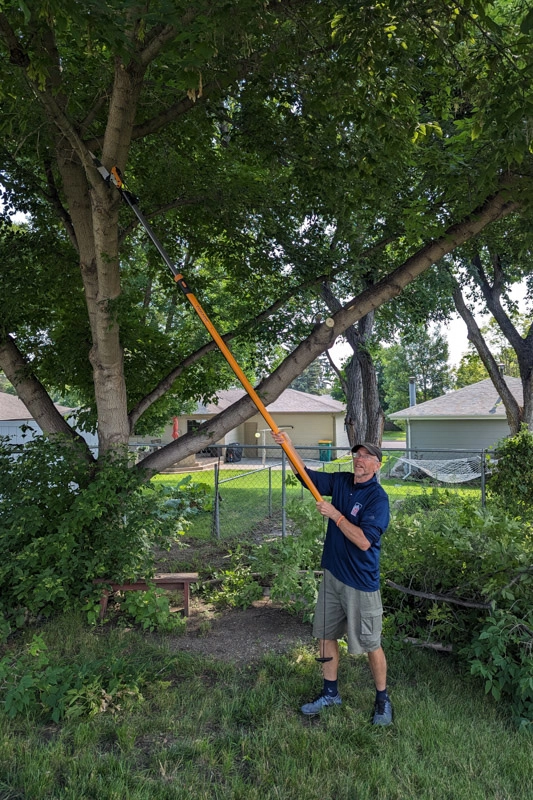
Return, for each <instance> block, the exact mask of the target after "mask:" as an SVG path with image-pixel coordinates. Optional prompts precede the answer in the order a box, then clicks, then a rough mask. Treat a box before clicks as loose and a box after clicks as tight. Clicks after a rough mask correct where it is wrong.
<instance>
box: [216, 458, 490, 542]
mask: <svg viewBox="0 0 533 800" xmlns="http://www.w3.org/2000/svg"><path fill="white" fill-rule="evenodd" d="M403 448H405V445H403ZM382 449H383V463H382V468H381V471H380V473H379V480H380V482H381V483H382V485H383V487H384V488H385V490H386V491H387V494H388V495H389V498H390V500H391V504H393V503H394V502H395V501H398V500H401V499H404V498H405V497H406V496H409V495H410V494H417V493H421V492H424V491H426V490H428V489H430V488H432V487H438V488H446V489H447V490H450V491H457V492H461V493H467V494H470V495H473V496H474V497H475V498H476V499H478V500H479V502H480V504H482V505H484V503H485V482H486V477H487V457H486V453H485V451H483V450H478V451H475V450H468V451H467V450H438V449H431V450H420V449H417V450H416V452H415V451H414V450H411V451H407V450H405V449H402V447H394V448H392V447H391V448H386V447H384V448H382ZM296 450H297V452H298V454H299V455H300V457H301V458H302V460H303V461H304V463H305V465H306V466H307V467H309V468H310V469H315V470H322V471H327V472H331V471H339V472H340V471H348V472H351V471H352V457H351V453H350V451H349V450H348V449H346V448H335V447H333V446H332V445H331V444H330V443H322V444H319V445H317V446H315V447H311V446H310V447H296ZM228 451H229V453H228ZM214 455H215V453H213V456H214ZM213 471H214V480H213V484H214V501H213V526H212V531H213V536H214V537H216V538H232V537H234V536H237V535H238V534H239V533H241V532H242V533H245V532H250V531H253V530H254V529H260V528H261V527H264V526H265V524H269V525H270V527H272V526H273V525H274V526H275V527H277V528H278V531H279V533H280V534H281V536H284V535H285V533H286V528H287V506H288V504H289V503H290V501H291V500H297V499H303V498H304V497H305V496H306V495H307V494H308V493H307V490H306V489H304V487H303V486H302V485H301V484H300V483H299V481H298V480H297V479H296V478H295V477H294V476H293V475H292V471H291V468H290V463H289V461H288V459H287V457H286V455H285V453H284V451H283V450H282V449H281V448H280V447H278V446H277V445H273V446H267V447H259V446H255V445H254V446H246V445H237V444H233V445H228V446H227V447H224V448H219V452H218V460H216V461H214V463H213Z"/></svg>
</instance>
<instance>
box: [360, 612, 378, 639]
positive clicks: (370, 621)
mask: <svg viewBox="0 0 533 800" xmlns="http://www.w3.org/2000/svg"><path fill="white" fill-rule="evenodd" d="M381 617H382V615H381V614H365V616H364V617H361V632H360V638H361V643H362V644H364V643H365V642H368V643H370V642H373V641H374V640H376V639H379V637H380V636H381V627H382V625H381Z"/></svg>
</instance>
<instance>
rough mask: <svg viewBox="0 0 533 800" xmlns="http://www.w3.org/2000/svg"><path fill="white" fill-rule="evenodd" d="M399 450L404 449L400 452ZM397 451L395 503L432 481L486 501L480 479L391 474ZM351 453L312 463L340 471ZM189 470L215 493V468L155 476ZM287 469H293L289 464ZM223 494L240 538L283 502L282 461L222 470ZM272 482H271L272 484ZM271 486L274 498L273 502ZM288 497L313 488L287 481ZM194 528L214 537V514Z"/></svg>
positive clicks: (196, 520)
mask: <svg viewBox="0 0 533 800" xmlns="http://www.w3.org/2000/svg"><path fill="white" fill-rule="evenodd" d="M398 455H399V453H398ZM396 458H397V454H396V452H395V453H394V454H392V453H385V455H384V460H383V468H382V473H381V478H380V482H381V485H382V486H383V488H384V489H385V491H386V492H387V494H388V496H389V499H390V502H391V506H393V505H394V503H395V502H396V501H399V500H403V499H405V498H406V497H408V496H412V495H420V494H424V493H425V492H428V491H433V487H435V488H436V491H438V492H454V493H460V494H462V495H464V496H467V497H468V496H470V497H473V498H474V499H475V500H479V502H480V503H481V490H480V487H479V484H477V485H475V484H453V485H449V486H447V487H446V486H444V485H441V486H438V485H436V483H435V482H432V481H430V480H428V481H424V482H413V481H411V482H409V481H404V480H402V479H401V478H387V477H386V475H387V467H388V460H389V459H393V461H396ZM351 466H352V465H351V459H349V458H348V459H341V460H338V461H332V462H326V463H322V464H321V463H318V462H317V463H316V464H315V465H314V466H313V469H318V470H322V469H323V470H326V471H328V472H330V471H338V470H339V469H340V470H351ZM186 475H190V477H191V479H192V480H193V481H194V482H196V483H203V484H205V485H206V487H207V488H208V492H209V496H210V497H213V496H214V471H213V470H206V471H202V472H191V473H181V474H176V475H158V476H156V477H155V478H154V479H153V480H154V481H157V482H163V483H166V484H169V485H172V484H176V483H178V482H180V481H181V480H183V478H184V477H185V476H186ZM287 475H291V476H292V473H291V472H290V470H289V467H287ZM219 480H220V484H219V496H220V498H221V502H220V507H219V517H220V538H221V539H222V540H225V541H227V540H229V539H233V538H239V537H241V536H243V535H245V534H246V533H249V532H250V531H251V530H252V529H253V528H254V526H255V525H257V524H258V523H259V522H261V521H262V520H264V519H265V518H266V517H267V516H268V515H269V513H270V512H272V513H273V514H274V515H276V514H277V515H279V513H280V512H281V507H282V472H281V469H280V468H279V467H277V468H272V469H271V470H270V475H269V470H268V469H266V470H265V469H251V468H250V467H247V466H246V465H243V466H242V468H240V469H221V470H220V472H219ZM269 487H270V488H269ZM269 491H270V495H271V500H270V503H269ZM285 492H286V501H287V503H290V502H291V501H300V500H304V499H305V500H308V499H309V497H310V494H309V492H308V491H307V490H306V489H304V488H303V487H302V486H301V485H300V484H298V485H294V484H293V483H291V484H289V485H286V487H285ZM188 533H189V534H191V535H193V536H194V537H197V538H199V539H209V538H212V537H213V515H212V513H211V512H210V511H209V512H202V513H200V514H197V515H196V516H194V517H193V518H192V520H191V526H190V529H189V531H188Z"/></svg>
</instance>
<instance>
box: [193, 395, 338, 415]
mask: <svg viewBox="0 0 533 800" xmlns="http://www.w3.org/2000/svg"><path fill="white" fill-rule="evenodd" d="M245 394H246V392H245V391H244V389H225V390H223V391H221V392H218V393H217V398H218V404H215V403H208V404H207V405H206V406H204V405H199V406H198V408H197V409H196V412H195V413H196V414H219V413H220V412H221V411H224V410H225V409H226V408H228V407H229V406H231V405H233V403H236V402H237V401H238V400H240V399H241V398H242V397H244V395H245ZM268 410H269V411H270V412H272V413H273V414H290V413H293V414H294V413H298V414H343V413H344V412H345V410H346V409H345V407H344V404H343V403H340V402H339V401H338V400H334V399H333V397H331V396H330V395H329V394H320V395H319V394H307V392H298V391H297V390H296V389H285V391H284V392H282V393H281V394H280V396H279V397H278V398H277V400H274V401H273V402H272V403H270V404H269V405H268Z"/></svg>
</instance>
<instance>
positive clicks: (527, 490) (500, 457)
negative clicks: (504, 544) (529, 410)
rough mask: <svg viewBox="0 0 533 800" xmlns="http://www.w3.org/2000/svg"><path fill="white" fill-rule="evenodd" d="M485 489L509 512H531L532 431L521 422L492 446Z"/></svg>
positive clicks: (532, 495) (532, 504)
mask: <svg viewBox="0 0 533 800" xmlns="http://www.w3.org/2000/svg"><path fill="white" fill-rule="evenodd" d="M490 466H491V470H492V475H491V477H490V478H489V481H488V488H487V492H488V495H489V497H491V498H492V499H493V500H494V501H495V502H497V503H498V505H500V506H501V507H502V508H503V509H505V510H506V511H507V512H508V513H509V514H511V515H513V516H521V517H525V518H528V519H531V517H532V516H533V433H531V431H530V430H529V429H528V427H527V425H522V427H521V429H520V431H519V432H518V433H517V434H516V435H515V436H509V437H507V438H506V439H502V440H501V441H499V442H498V443H497V445H496V446H495V454H494V458H492V459H491V461H490Z"/></svg>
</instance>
